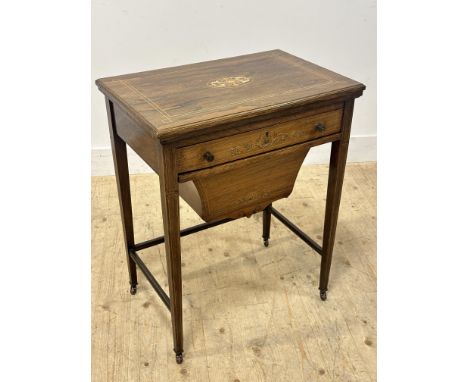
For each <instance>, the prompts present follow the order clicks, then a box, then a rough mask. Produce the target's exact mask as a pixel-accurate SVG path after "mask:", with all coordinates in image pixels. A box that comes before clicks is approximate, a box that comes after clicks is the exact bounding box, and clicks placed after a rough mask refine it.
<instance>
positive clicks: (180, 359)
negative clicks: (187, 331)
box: [175, 353, 184, 364]
mask: <svg viewBox="0 0 468 382" xmlns="http://www.w3.org/2000/svg"><path fill="white" fill-rule="evenodd" d="M175 360H176V362H177V363H178V364H181V363H182V362H183V361H184V355H183V353H176V355H175Z"/></svg>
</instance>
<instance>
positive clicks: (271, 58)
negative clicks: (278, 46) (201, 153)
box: [96, 50, 365, 141]
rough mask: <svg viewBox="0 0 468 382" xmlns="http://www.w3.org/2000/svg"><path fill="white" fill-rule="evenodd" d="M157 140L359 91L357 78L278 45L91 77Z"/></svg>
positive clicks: (346, 95)
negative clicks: (264, 48)
mask: <svg viewBox="0 0 468 382" xmlns="http://www.w3.org/2000/svg"><path fill="white" fill-rule="evenodd" d="M96 84H97V85H98V87H99V89H100V90H101V91H102V92H103V93H104V94H105V95H106V96H107V97H109V98H110V99H111V101H112V102H114V103H116V104H118V105H119V106H120V107H122V109H123V110H124V111H125V112H126V113H127V114H128V115H129V116H130V117H131V118H133V119H134V120H135V121H136V122H137V123H138V124H139V125H140V126H142V127H143V128H145V129H146V130H147V131H148V132H149V133H150V135H151V136H154V137H158V138H159V139H160V141H170V140H178V139H181V138H183V137H185V136H187V135H190V134H192V135H199V134H201V133H203V132H204V131H207V129H208V130H209V129H210V128H212V127H215V128H216V129H218V130H219V129H223V128H225V126H223V125H225V124H228V123H230V122H239V121H242V120H247V119H249V118H255V117H259V116H262V115H266V114H268V115H271V113H273V112H281V111H283V110H288V109H289V110H290V109H292V108H295V107H300V106H303V105H308V104H311V103H317V102H320V101H326V100H331V99H333V100H338V99H339V98H340V97H346V98H354V97H359V96H360V95H361V94H362V92H363V90H364V89H365V86H364V85H363V84H361V83H359V82H356V81H354V80H351V79H349V78H347V77H344V76H342V75H339V74H337V73H334V72H332V71H330V70H327V69H325V68H322V67H320V66H318V65H315V64H313V63H311V62H308V61H305V60H302V59H300V58H298V57H295V56H293V55H291V54H288V53H285V52H283V51H281V50H272V51H268V52H261V53H255V54H249V55H244V56H238V57H232V58H225V59H221V60H215V61H207V62H202V63H197V64H191V65H183V66H179V67H174V68H165V69H159V70H152V71H147V72H141V73H133V74H126V75H122V76H117V77H108V78H102V79H99V80H97V81H96Z"/></svg>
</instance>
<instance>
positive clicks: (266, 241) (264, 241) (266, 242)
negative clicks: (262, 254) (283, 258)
mask: <svg viewBox="0 0 468 382" xmlns="http://www.w3.org/2000/svg"><path fill="white" fill-rule="evenodd" d="M263 245H264V246H265V247H268V246H269V245H270V242H269V241H268V239H263Z"/></svg>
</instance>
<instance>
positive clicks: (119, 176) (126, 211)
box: [106, 98, 138, 294]
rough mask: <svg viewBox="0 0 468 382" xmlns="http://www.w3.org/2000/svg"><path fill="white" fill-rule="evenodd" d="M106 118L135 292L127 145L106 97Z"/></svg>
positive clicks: (112, 108)
mask: <svg viewBox="0 0 468 382" xmlns="http://www.w3.org/2000/svg"><path fill="white" fill-rule="evenodd" d="M106 107H107V118H108V121H109V133H110V140H111V146H112V155H113V157H114V169H115V178H116V180H117V191H118V195H119V203H120V216H121V218H122V226H123V237H124V241H125V250H126V257H127V266H128V274H129V282H130V293H131V294H135V293H136V290H137V284H138V283H137V273H136V264H135V262H134V261H133V259H132V258H131V257H130V255H129V252H128V250H129V248H130V247H132V246H133V245H134V244H135V238H134V234H133V215H132V201H131V196H130V177H129V173H128V159H127V145H126V143H125V142H124V141H123V140H122V139H121V138H120V137H119V136H118V135H117V130H116V125H115V114H114V106H113V104H112V102H111V101H110V100H109V99H108V98H106Z"/></svg>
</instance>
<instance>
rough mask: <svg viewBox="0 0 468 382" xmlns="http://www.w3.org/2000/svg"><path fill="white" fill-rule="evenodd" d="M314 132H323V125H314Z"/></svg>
mask: <svg viewBox="0 0 468 382" xmlns="http://www.w3.org/2000/svg"><path fill="white" fill-rule="evenodd" d="M315 131H320V132H322V131H325V124H324V123H322V122H319V123H317V124H316V125H315Z"/></svg>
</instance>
